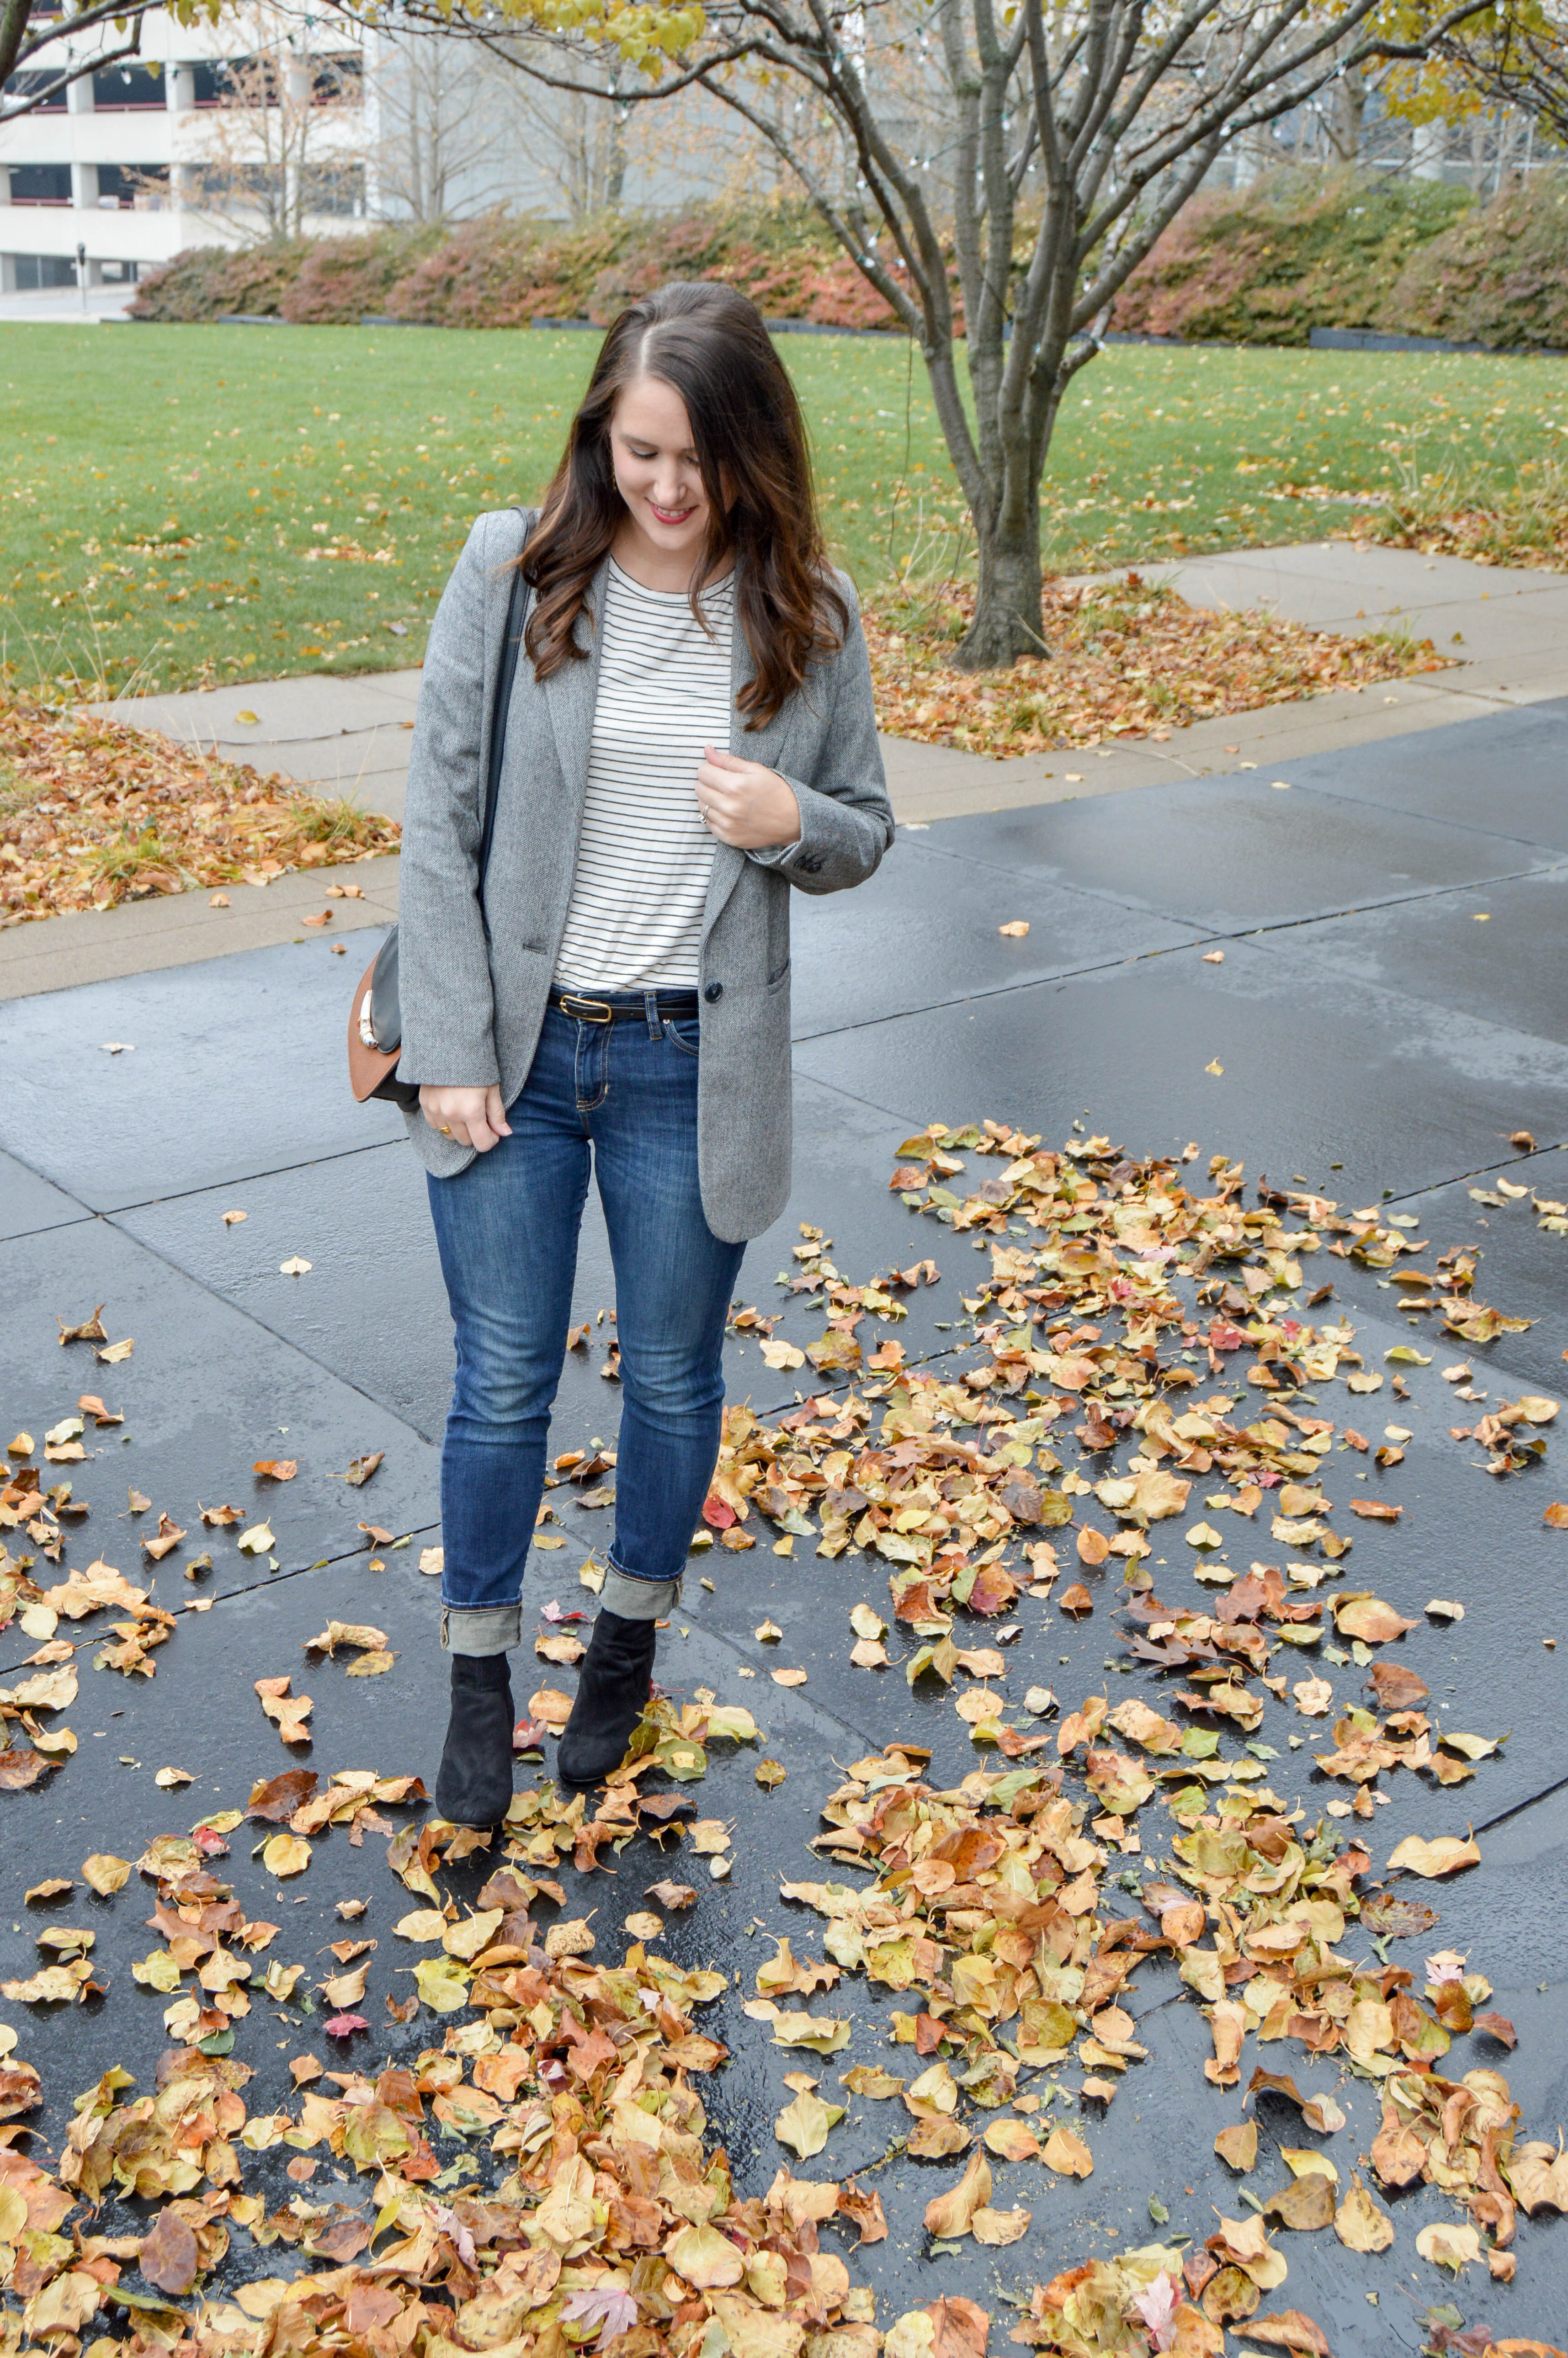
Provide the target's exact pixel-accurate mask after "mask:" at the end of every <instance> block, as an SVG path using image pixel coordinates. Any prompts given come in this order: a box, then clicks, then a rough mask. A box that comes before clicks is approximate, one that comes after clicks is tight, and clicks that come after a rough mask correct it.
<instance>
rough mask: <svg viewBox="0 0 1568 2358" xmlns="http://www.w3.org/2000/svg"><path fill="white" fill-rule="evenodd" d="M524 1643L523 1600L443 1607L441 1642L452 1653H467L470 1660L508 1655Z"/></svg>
mask: <svg viewBox="0 0 1568 2358" xmlns="http://www.w3.org/2000/svg"><path fill="white" fill-rule="evenodd" d="M522 1643H523V1607H522V1605H521V1603H518V1604H516V1605H443V1606H442V1607H441V1644H442V1646H443V1647H444V1648H445V1650H446V1651H447V1652H448V1653H449V1654H467V1655H468V1656H469V1657H470V1659H472V1658H475V1657H479V1656H483V1655H489V1654H504V1653H506V1652H507V1651H508V1650H510V1649H511V1648H512V1647H514V1646H520V1645H521V1644H522Z"/></svg>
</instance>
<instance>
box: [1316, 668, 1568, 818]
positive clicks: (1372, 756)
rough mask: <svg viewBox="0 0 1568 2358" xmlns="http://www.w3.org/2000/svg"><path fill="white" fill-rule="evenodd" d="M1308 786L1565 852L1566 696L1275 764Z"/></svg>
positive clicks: (1567, 793)
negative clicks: (1436, 730) (1430, 732)
mask: <svg viewBox="0 0 1568 2358" xmlns="http://www.w3.org/2000/svg"><path fill="white" fill-rule="evenodd" d="M1281 775H1283V776H1288V777H1292V778H1295V779H1297V780H1299V782H1300V783H1301V784H1303V785H1304V786H1309V787H1311V788H1312V789H1313V790H1314V793H1318V794H1327V795H1348V796H1349V797H1350V798H1351V799H1353V800H1354V801H1357V802H1361V803H1376V804H1379V805H1380V806H1381V807H1382V808H1384V809H1385V810H1390V811H1405V812H1408V813H1409V814H1410V816H1411V817H1419V818H1422V819H1428V820H1430V819H1442V820H1445V821H1447V822H1448V823H1449V824H1450V825H1452V826H1454V827H1479V828H1481V829H1483V830H1484V831H1485V832H1486V833H1487V835H1489V836H1491V837H1492V838H1498V837H1512V838H1515V839H1516V840H1518V841H1519V842H1525V843H1531V844H1547V845H1550V846H1551V847H1552V849H1554V850H1557V851H1568V791H1565V788H1568V699H1564V698H1552V699H1551V700H1549V701H1546V702H1542V703H1540V704H1535V705H1531V706H1530V707H1528V708H1524V709H1521V710H1515V711H1502V712H1497V713H1494V714H1491V715H1489V716H1487V718H1485V719H1467V720H1464V721H1461V722H1459V723H1457V724H1456V725H1455V726H1454V728H1452V729H1448V730H1444V733H1443V735H1442V736H1441V737H1440V738H1437V739H1435V740H1434V739H1432V738H1430V737H1425V736H1422V737H1418V738H1414V739H1412V740H1411V741H1409V742H1401V741H1400V740H1399V739H1397V738H1396V739H1395V740H1393V741H1391V742H1389V743H1386V744H1382V745H1379V747H1377V749H1376V750H1375V751H1374V750H1371V749H1366V750H1361V749H1349V750H1346V751H1343V752H1335V753H1332V754H1325V753H1318V752H1307V753H1306V754H1305V755H1304V756H1303V759H1302V760H1300V761H1298V762H1297V763H1296V764H1295V766H1294V768H1293V769H1292V770H1287V771H1283V772H1281Z"/></svg>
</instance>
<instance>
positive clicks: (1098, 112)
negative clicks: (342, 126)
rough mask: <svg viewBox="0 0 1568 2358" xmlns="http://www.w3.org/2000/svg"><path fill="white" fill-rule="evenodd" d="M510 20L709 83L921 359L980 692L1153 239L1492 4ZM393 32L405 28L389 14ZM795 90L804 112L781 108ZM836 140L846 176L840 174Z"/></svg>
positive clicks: (999, 8)
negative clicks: (971, 537) (1398, 30)
mask: <svg viewBox="0 0 1568 2358" xmlns="http://www.w3.org/2000/svg"><path fill="white" fill-rule="evenodd" d="M387 5H388V8H392V7H395V12H396V16H397V18H399V19H401V20H403V21H414V22H422V23H424V24H427V25H428V26H430V27H433V28H434V27H448V28H449V29H450V31H451V32H452V33H453V34H455V35H456V36H458V37H460V38H473V39H478V40H480V41H482V42H485V43H486V44H487V45H491V46H493V47H494V48H495V49H497V51H498V53H499V52H501V51H503V50H504V49H505V46H506V43H505V31H506V25H507V16H506V15H504V14H503V13H501V10H500V8H499V7H492V8H488V9H487V8H485V7H484V5H482V0H387ZM1384 5H1386V0H1335V5H1332V6H1329V7H1324V6H1322V5H1319V6H1317V7H1316V8H1314V7H1312V6H1310V5H1308V0H1218V5H1216V0H1054V5H1051V4H1050V0H1000V5H999V0H714V5H712V6H711V7H710V8H708V11H707V13H706V14H705V15H704V14H699V12H698V11H697V10H696V9H695V8H692V9H687V10H670V11H664V12H661V11H660V10H658V9H657V8H654V7H649V6H629V7H626V8H621V7H618V6H617V5H615V0H503V6H504V8H505V9H506V10H509V11H512V12H514V13H515V14H516V15H522V14H524V12H525V13H526V14H527V16H529V18H530V19H531V25H532V28H533V29H536V30H538V31H541V32H543V33H545V34H547V35H548V37H549V38H548V39H547V41H546V42H545V43H541V42H540V41H539V40H536V39H531V40H529V41H528V42H527V43H525V44H523V45H521V47H520V49H519V52H518V55H517V57H516V59H515V62H516V63H517V65H518V68H519V70H522V71H524V72H527V73H529V74H531V75H533V76H534V77H535V79H537V80H539V81H546V82H547V83H549V84H550V85H551V86H553V87H555V88H557V89H566V90H570V91H576V92H582V93H583V94H584V95H596V94H599V92H598V89H597V88H596V78H595V77H593V76H590V75H589V74H587V73H585V72H583V71H581V70H579V60H580V59H586V58H588V57H589V56H590V55H592V54H596V53H598V52H600V51H601V50H602V47H603V45H604V43H605V42H606V41H607V40H614V41H615V42H616V43H617V44H618V45H619V46H620V47H621V49H622V54H623V55H624V56H625V57H626V59H627V61H628V63H630V64H633V65H635V66H637V67H638V68H639V69H640V70H641V73H642V81H641V84H640V86H639V87H638V88H637V89H636V90H635V91H633V92H630V93H621V94H618V103H622V104H633V105H636V104H654V103H659V102H660V101H661V100H663V99H666V98H668V97H669V96H670V95H671V94H672V93H674V92H679V91H682V90H686V89H688V88H690V87H691V85H692V84H694V83H699V84H701V85H702V87H703V88H704V89H706V90H707V91H708V92H710V93H711V95H712V96H713V97H714V98H716V99H718V100H719V101H720V102H721V103H723V104H724V105H725V106H727V107H729V108H730V109H731V110H733V112H734V113H735V114H738V115H740V116H741V117H742V118H743V119H744V120H745V121H746V122H747V123H748V124H751V126H752V129H753V130H754V131H755V132H756V133H757V134H758V135H760V136H761V137H762V139H763V140H765V141H766V142H767V143H768V145H769V146H771V147H772V148H773V150H774V151H775V152H776V153H777V155H778V156H779V157H781V158H782V160H783V161H784V163H785V164H786V165H787V166H788V167H789V168H790V169H791V171H792V172H793V173H794V175H795V178H797V179H798V181H799V182H800V184H801V185H802V186H803V187H804V188H805V189H806V191H807V192H808V194H809V195H810V197H811V199H812V200H813V201H814V203H815V204H816V208H817V210H818V211H819V212H820V213H821V215H822V217H823V219H824V220H825V221H826V222H827V224H828V226H829V227H830V228H831V230H832V232H833V233H834V235H835V236H836V237H837V238H838V241H839V243H840V244H841V245H842V246H843V247H844V249H845V251H846V253H847V254H849V255H850V256H851V258H852V259H853V261H854V263H855V265H856V267H857V268H858V269H859V270H860V271H861V272H862V273H863V275H864V276H865V277H866V278H867V279H868V280H869V281H870V282H871V286H873V287H875V288H876V289H877V291H878V293H879V294H880V295H881V297H883V299H884V300H885V301H886V303H887V305H888V307H889V308H890V309H891V310H892V313H893V315H894V317H895V318H896V319H897V320H898V321H899V323H900V324H901V325H902V326H903V328H904V329H905V330H907V331H908V332H909V334H910V335H911V336H913V337H914V339H915V340H916V341H917V342H918V344H919V347H920V351H921V354H922V357H923V359H924V361H925V367H926V372H927V374H928V377H929V380H930V385H931V392H932V396H933V400H934V402H935V409H936V415H937V417H938V419H939V421H940V424H941V427H942V431H943V434H944V437H945V438H946V444H947V449H948V451H949V454H950V455H951V458H952V461H953V466H954V469H955V471H956V472H957V478H958V481H959V484H960V486H961V487H962V491H963V494H964V498H965V500H966V502H967V503H968V510H969V514H970V516H971V518H972V520H973V525H974V531H975V538H976V545H977V550H978V557H979V586H978V596H977V602H976V608H975V614H974V620H973V622H972V623H971V625H970V627H969V630H968V633H967V635H966V636H965V638H964V640H963V642H962V644H961V646H960V647H959V648H958V650H957V660H958V662H959V663H960V664H962V665H965V666H966V667H968V668H971V669H979V668H980V667H982V666H986V665H997V664H1006V663H1011V661H1013V660H1014V659H1015V658H1016V657H1017V656H1019V655H1022V654H1030V653H1037V652H1039V650H1040V648H1041V645H1042V640H1041V636H1040V622H1041V585H1042V558H1041V540H1040V483H1041V477H1042V474H1043V472H1044V466H1045V461H1046V458H1047V455H1048V453H1049V450H1050V448H1051V439H1052V436H1053V433H1054V429H1055V426H1056V422H1057V419H1058V417H1059V416H1060V413H1061V409H1062V405H1063V402H1064V400H1065V397H1066V395H1067V393H1068V389H1069V387H1070V386H1071V385H1072V384H1074V382H1075V381H1076V378H1077V376H1078V375H1079V373H1080V372H1081V371H1082V370H1083V369H1084V368H1085V367H1087V365H1088V363H1089V362H1091V361H1092V360H1093V359H1094V357H1095V355H1096V354H1097V352H1098V351H1099V350H1100V344H1101V339H1102V337H1103V334H1104V332H1105V330H1106V328H1107V326H1108V322H1109V319H1110V316H1111V312H1112V308H1113V306H1114V303H1115V299H1116V296H1117V294H1118V291H1119V288H1120V287H1122V286H1123V284H1124V283H1125V281H1126V279H1127V278H1128V276H1129V275H1130V273H1131V272H1132V271H1133V270H1134V269H1135V268H1136V267H1137V265H1138V264H1139V263H1140V262H1141V260H1142V259H1143V257H1144V255H1145V254H1148V252H1149V251H1150V249H1151V247H1152V245H1153V243H1154V242H1155V240H1156V239H1157V238H1158V237H1159V236H1160V234H1161V233H1162V230H1164V229H1165V228H1166V227H1167V226H1168V224H1169V223H1170V222H1172V221H1173V220H1174V218H1175V217H1176V215H1177V214H1178V213H1179V212H1180V211H1181V210H1182V208H1183V206H1184V205H1185V204H1186V203H1187V201H1188V200H1189V199H1190V198H1191V197H1192V196H1193V195H1194V194H1195V192H1196V190H1197V189H1198V188H1199V186H1200V185H1201V184H1202V182H1203V181H1204V179H1205V178H1206V177H1207V176H1208V175H1209V174H1210V173H1211V172H1213V171H1214V170H1215V168H1216V167H1217V166H1220V167H1223V163H1224V159H1225V158H1226V157H1227V153H1228V152H1229V151H1230V150H1231V149H1232V148H1233V147H1234V146H1235V145H1236V143H1238V142H1239V141H1241V140H1242V139H1244V138H1245V137H1246V136H1247V135H1249V134H1250V133H1255V132H1257V131H1259V130H1260V127H1262V126H1265V125H1268V124H1272V123H1275V122H1277V121H1278V120H1279V119H1280V118H1281V116H1283V115H1286V114H1290V113H1292V110H1294V109H1296V108H1298V107H1301V106H1303V105H1304V104H1306V103H1309V102H1310V101H1312V100H1313V99H1314V98H1315V96H1316V95H1317V93H1318V92H1321V91H1323V90H1325V89H1326V88H1327V87H1328V85H1329V84H1330V83H1332V82H1333V81H1336V78H1337V77H1339V76H1341V75H1344V74H1346V73H1349V72H1354V71H1356V70H1358V69H1359V68H1360V67H1361V66H1362V65H1363V64H1364V63H1365V62H1366V61H1367V60H1368V59H1371V58H1374V57H1383V56H1385V55H1388V54H1390V53H1403V54H1408V55H1412V56H1413V55H1417V54H1425V53H1426V52H1427V51H1429V50H1430V48H1431V45H1432V43H1433V41H1434V40H1436V39H1438V38H1442V37H1443V36H1444V33H1445V32H1446V31H1447V30H1449V29H1450V28H1451V27H1454V25H1456V24H1457V23H1459V22H1460V21H1461V20H1462V19H1463V18H1465V16H1468V15H1471V14H1474V13H1475V12H1476V9H1477V8H1479V7H1481V6H1484V5H1487V0H1457V5H1454V6H1453V7H1450V8H1448V9H1446V10H1444V9H1440V8H1438V7H1436V6H1433V7H1431V8H1430V9H1427V8H1423V9H1422V11H1421V16H1422V22H1421V25H1420V27H1419V28H1418V29H1417V30H1416V32H1415V33H1414V34H1413V35H1411V36H1409V37H1403V38H1393V37H1390V35H1388V34H1386V33H1384V32H1380V31H1379V30H1378V28H1377V27H1375V25H1374V23H1373V21H1372V20H1373V19H1374V18H1375V17H1376V16H1377V15H1378V14H1379V8H1380V7H1382V6H1384ZM683 19H684V20H685V21H684V22H683ZM376 20H377V21H381V22H387V21H391V20H392V19H391V17H390V16H389V15H388V13H387V9H386V8H384V9H383V10H382V11H381V12H380V13H379V16H378V17H377V19H376ZM541 47H544V48H546V49H547V56H546V57H545V58H544V59H541V57H540V55H539V51H540V49H541ZM911 56H913V57H914V59H916V61H917V63H918V65H919V67H920V70H921V71H922V72H923V74H924V76H925V81H926V83H927V85H928V88H929V91H930V93H931V96H932V98H933V100H934V101H935V102H936V103H935V105H934V107H933V109H931V110H928V130H929V135H922V131H921V126H920V124H918V122H916V121H915V120H914V119H913V118H912V117H911V116H910V115H909V114H908V111H907V105H906V101H905V99H904V97H903V95H902V93H903V90H904V87H905V84H904V81H903V80H902V79H901V77H900V74H899V73H898V71H897V70H895V65H896V62H897V61H906V60H907V59H909V58H910V57H911ZM781 86H782V87H784V89H787V90H789V91H791V92H793V93H794V94H795V99H796V101H797V103H796V104H795V106H794V107H781V106H780V105H778V104H777V103H775V100H776V93H777V92H778V90H779V89H780V87H781ZM895 90H896V91H898V92H900V93H901V95H900V96H899V98H898V101H897V105H896V112H895V111H894V109H893V108H892V107H890V105H889V103H888V93H889V92H892V91H895ZM824 125H826V126H828V127H829V128H830V129H831V131H832V133H833V134H834V135H835V136H836V139H837V142H838V146H839V148H840V150H841V153H842V157H843V158H844V164H843V168H839V169H838V170H835V171H832V172H829V171H828V170H827V169H825V168H824V167H823V165H822V163H821V161H820V141H819V137H818V134H819V133H820V131H821V129H822V127H823V126H824ZM931 125H934V126H935V128H934V129H933V128H930V127H929V126H931ZM808 134H809V135H808Z"/></svg>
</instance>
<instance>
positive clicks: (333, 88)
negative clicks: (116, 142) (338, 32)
mask: <svg viewBox="0 0 1568 2358" xmlns="http://www.w3.org/2000/svg"><path fill="white" fill-rule="evenodd" d="M236 21H237V25H238V27H239V30H240V36H241V38H243V40H244V42H245V45H246V53H245V55H244V56H243V57H239V58H233V59H229V60H228V61H227V62H226V63H225V64H224V67H223V70H222V74H223V87H222V98H221V100H220V103H219V104H218V105H217V106H215V107H214V108H212V110H211V112H210V113H204V114H203V115H202V117H201V119H200V123H199V124H198V125H197V126H196V130H195V136H194V138H193V140H192V144H191V146H190V148H189V151H188V154H187V156H186V157H184V158H182V165H183V168H184V170H185V172H186V173H187V175H188V187H189V203H190V206H191V209H192V210H193V211H198V212H201V213H205V214H206V215H207V216H208V218H209V219H210V220H213V221H219V222H222V223H223V224H224V225H225V226H226V227H227V228H229V229H230V230H232V231H233V232H234V233H235V234H236V235H238V236H241V237H246V238H253V239H257V240H278V239H284V238H290V237H297V236H299V235H300V233H301V232H302V230H303V228H304V225H305V222H306V220H307V219H308V217H309V216H311V215H315V214H329V215H330V214H341V213H345V212H348V213H352V212H362V211H363V189H364V175H365V160H366V158H365V134H364V110H363V105H362V97H363V92H362V86H361V80H360V70H359V69H360V59H359V57H358V54H357V52H356V53H355V54H354V55H353V56H352V57H350V58H344V57H336V56H332V55H330V54H329V53H327V52H326V51H325V49H324V45H323V44H322V43H321V41H320V37H319V34H317V35H316V37H315V39H314V43H313V41H312V35H311V25H312V22H314V21H315V20H306V19H302V18H300V17H297V16H295V15H294V13H293V12H292V11H291V10H288V9H286V8H282V7H279V6H277V5H275V0H246V5H244V6H243V7H242V8H241V9H240V10H238V11H237V16H236Z"/></svg>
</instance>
